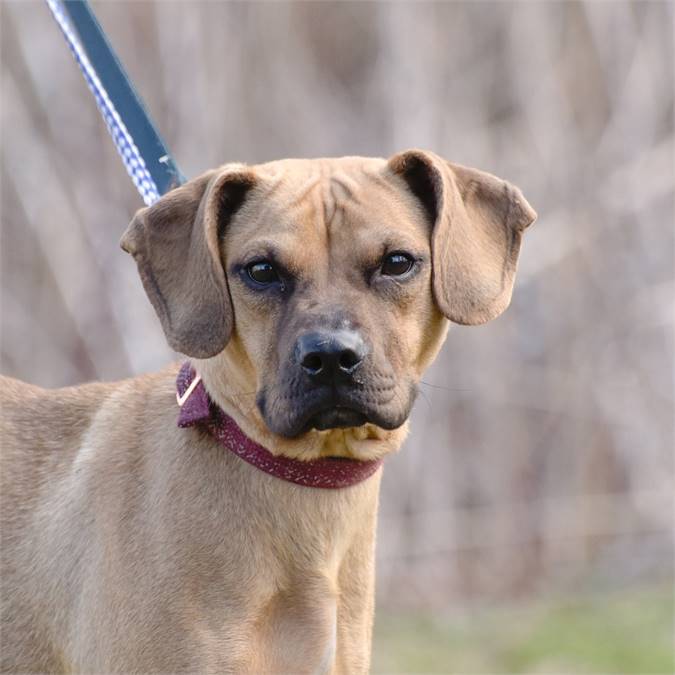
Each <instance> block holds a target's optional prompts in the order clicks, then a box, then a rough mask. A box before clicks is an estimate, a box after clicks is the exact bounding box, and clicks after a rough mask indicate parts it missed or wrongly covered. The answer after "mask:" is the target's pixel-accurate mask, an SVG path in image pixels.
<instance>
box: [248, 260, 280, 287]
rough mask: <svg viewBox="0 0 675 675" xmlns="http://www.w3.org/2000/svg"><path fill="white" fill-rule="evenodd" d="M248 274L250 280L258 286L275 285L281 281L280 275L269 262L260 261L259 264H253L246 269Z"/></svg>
mask: <svg viewBox="0 0 675 675" xmlns="http://www.w3.org/2000/svg"><path fill="white" fill-rule="evenodd" d="M246 273H247V274H248V276H249V278H250V279H252V280H253V281H255V282H256V283H257V284H263V285H268V284H273V283H274V282H275V281H279V275H278V274H277V271H276V270H275V269H274V265H272V263H271V262H269V260H260V261H258V262H254V263H251V264H250V265H249V266H248V267H247V268H246Z"/></svg>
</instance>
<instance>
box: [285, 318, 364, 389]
mask: <svg viewBox="0 0 675 675" xmlns="http://www.w3.org/2000/svg"><path fill="white" fill-rule="evenodd" d="M296 355H297V360H298V363H299V364H300V366H301V367H302V369H303V370H304V371H305V373H307V375H309V377H310V378H311V379H312V380H314V381H315V382H320V383H323V384H329V383H332V382H336V381H339V380H345V379H348V378H349V377H350V376H351V375H353V374H354V372H355V371H356V370H357V369H358V367H359V366H360V365H361V363H362V362H363V359H364V357H365V355H366V345H365V343H364V341H363V339H362V338H361V336H360V335H359V334H358V333H357V332H356V331H353V330H336V331H330V332H328V331H326V332H313V333H305V335H301V336H300V337H299V338H298V341H297V344H296Z"/></svg>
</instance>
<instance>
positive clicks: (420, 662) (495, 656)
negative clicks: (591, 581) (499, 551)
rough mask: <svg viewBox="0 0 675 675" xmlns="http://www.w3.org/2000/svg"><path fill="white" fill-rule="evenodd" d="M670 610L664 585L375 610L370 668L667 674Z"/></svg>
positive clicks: (671, 661)
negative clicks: (512, 601)
mask: <svg viewBox="0 0 675 675" xmlns="http://www.w3.org/2000/svg"><path fill="white" fill-rule="evenodd" d="M673 614H674V606H673V591H672V589H671V588H669V587H664V588H660V589H656V590H648V591H631V592H624V593H621V594H613V595H589V596H587V597H584V598H579V599H575V600H559V601H557V602H554V601H550V602H549V603H547V604H545V605H537V606H526V607H523V606H519V607H517V608H516V607H514V608H502V609H498V610H497V609H496V610H494V611H489V612H488V611H487V610H482V611H481V612H475V613H473V614H471V615H469V616H464V617H463V618H462V619H458V618H448V619H443V618H439V617H433V616H428V615H419V614H418V615H410V614H407V615H404V614H399V615H394V614H387V613H386V612H384V611H379V612H378V613H377V615H376V622H375V639H374V649H373V666H372V672H373V673H387V674H389V673H391V674H393V673H437V674H441V673H458V674H459V673H486V674H487V673H555V674H556V675H571V674H572V673H604V674H609V673H612V674H619V673H620V674H622V675H623V674H629V673H635V674H636V675H637V674H639V675H647V674H648V673H649V674H652V673H659V674H666V673H667V674H669V675H670V674H672V673H674V672H675V657H674V634H675V633H674V631H675V625H674V620H673Z"/></svg>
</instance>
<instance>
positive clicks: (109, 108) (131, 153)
mask: <svg viewBox="0 0 675 675" xmlns="http://www.w3.org/2000/svg"><path fill="white" fill-rule="evenodd" d="M46 2H47V4H48V6H49V9H50V10H51V12H52V14H53V15H54V18H55V19H56V21H57V23H58V25H59V27H60V28H61V31H62V33H63V35H64V37H65V38H66V41H67V43H68V47H69V48H70V51H71V52H72V54H73V57H74V58H75V61H76V62H77V65H78V66H79V67H80V70H81V71H82V74H83V75H84V79H85V81H86V82H87V85H88V87H89V89H90V90H91V92H92V94H93V95H94V98H95V100H96V105H97V106H98V109H99V111H100V112H101V115H102V117H103V119H104V121H105V123H106V126H107V127H108V132H109V133H110V136H111V137H112V139H113V142H114V143H115V147H116V148H117V152H118V153H119V155H120V157H121V158H122V162H123V163H124V166H125V168H126V170H127V173H128V174H129V176H130V177H131V180H132V181H133V182H134V185H135V186H136V189H137V190H138V192H139V193H140V194H141V197H142V198H143V201H144V202H145V204H146V205H148V206H150V205H151V204H154V203H155V202H156V201H157V200H158V199H159V198H160V196H161V194H160V190H159V189H158V188H157V184H156V182H155V180H154V179H153V177H152V175H151V173H150V171H148V169H147V167H146V163H145V160H144V159H143V156H142V155H141V153H140V152H139V149H138V147H137V146H136V143H134V139H133V138H132V136H131V134H130V133H129V131H128V130H127V127H126V125H125V124H124V122H123V121H122V119H121V117H120V115H119V114H118V112H117V109H116V108H115V105H114V103H113V102H112V100H111V99H110V97H109V96H108V92H107V91H106V89H105V87H104V86H103V84H102V82H101V80H100V78H99V76H98V74H97V73H96V70H95V68H94V67H93V66H92V63H91V61H90V60H89V57H88V56H87V53H86V52H85V50H84V48H83V47H82V44H81V42H80V40H79V39H78V36H77V35H76V32H75V30H74V29H73V27H72V26H71V24H70V21H69V19H68V16H67V11H68V10H66V9H65V7H64V5H63V2H62V0H46ZM120 68H121V67H120ZM124 76H125V77H126V75H124ZM146 122H148V123H149V124H151V123H150V122H149V120H146ZM169 160H170V157H169V155H168V153H167V154H165V155H164V156H163V157H161V158H160V159H159V161H160V162H163V161H169ZM180 178H182V177H180ZM177 182H181V181H180V180H178V181H177Z"/></svg>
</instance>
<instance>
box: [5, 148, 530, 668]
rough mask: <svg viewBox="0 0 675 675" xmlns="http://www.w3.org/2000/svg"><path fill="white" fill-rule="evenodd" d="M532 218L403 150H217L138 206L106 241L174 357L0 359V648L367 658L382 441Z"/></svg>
mask: <svg viewBox="0 0 675 675" xmlns="http://www.w3.org/2000/svg"><path fill="white" fill-rule="evenodd" d="M535 218H536V214H535V212H534V211H533V209H532V207H531V206H530V205H529V204H528V202H527V201H526V200H525V198H524V197H523V195H522V193H521V192H520V190H518V189H517V188H515V187H513V186H512V185H510V184H509V183H507V182H505V181H503V180H501V179H499V178H496V177H495V176H492V175H490V174H487V173H484V172H481V171H478V170H475V169H470V168H466V167H462V166H459V165H455V164H451V163H449V162H447V161H446V160H444V159H442V158H440V157H438V156H437V155H435V154H433V153H431V152H426V151H421V150H411V151H407V152H403V153H399V154H397V155H395V156H393V157H392V158H390V159H389V160H384V159H371V158H362V157H344V158H339V159H317V160H304V159H297V160H282V161H276V162H270V163H267V164H261V165H258V166H246V165H243V164H228V165H224V166H222V167H220V168H218V169H215V170H212V171H209V172H207V173H205V174H203V175H201V176H199V177H198V178H195V179H194V180H191V181H189V182H188V183H186V184H185V185H183V186H181V187H178V188H176V189H174V190H172V191H171V192H169V193H168V194H166V195H165V196H164V197H162V198H161V199H160V200H159V201H158V202H157V203H156V204H155V205H153V206H150V207H147V208H143V209H141V210H140V211H139V212H138V213H137V214H136V215H135V217H134V218H133V220H132V222H131V224H130V225H129V227H128V229H127V231H126V232H125V234H124V236H123V238H122V242H121V245H122V248H123V249H124V250H125V251H127V252H129V253H130V254H131V255H132V256H133V257H134V258H135V261H136V263H137V265H138V270H139V273H140V277H141V279H142V282H143V285H144V287H145V290H146V292H147V295H148V296H149V299H150V301H151V302H152V305H153V306H154V308H155V310H156V312H157V314H158V316H159V319H160V321H161V324H162V327H163V329H164V332H165V334H166V337H167V340H168V343H169V345H170V346H171V347H172V348H173V349H174V350H176V351H177V352H180V353H182V354H184V355H186V356H187V357H188V359H189V360H188V361H187V362H186V363H185V364H184V365H182V366H181V365H180V364H172V365H171V366H169V367H167V368H166V369H165V370H163V371H162V372H160V373H157V374H153V375H146V376H142V377H138V378H135V379H131V380H126V381H122V382H115V383H91V384H85V385H82V386H78V387H72V388H66V389H59V390H53V391H47V390H43V389H40V388H37V387H34V386H30V385H27V384H23V383H20V382H18V381H15V380H12V379H8V378H4V379H3V380H2V386H1V387H0V394H1V396H2V415H1V417H2V431H1V433H2V436H1V438H2V481H3V483H2V493H1V495H2V558H3V560H2V564H3V567H2V576H1V580H2V605H3V607H2V668H3V670H4V671H5V672H50V673H51V672H86V673H113V672H115V673H141V672H143V673H150V672H165V673H168V672H199V673H207V672H209V673H210V672H227V673H256V674H257V673H294V674H295V673H365V672H367V671H368V668H369V660H370V648H371V630H372V624H373V604H374V547H375V525H376V515H377V505H378V491H379V484H380V478H381V474H382V470H381V464H382V460H383V458H384V457H385V455H387V454H388V453H390V452H392V451H394V450H396V449H397V448H398V447H399V446H400V445H401V443H402V442H403V440H404V437H405V435H406V432H407V419H408V415H409V413H410V409H411V406H412V404H413V400H414V398H415V391H416V385H417V383H418V381H419V379H420V377H421V374H422V372H423V371H424V370H425V369H426V368H427V366H429V364H430V363H431V362H432V361H433V359H434V357H435V356H436V354H437V353H438V351H439V349H440V348H441V345H442V343H443V341H444V339H445V336H446V333H447V330H448V325H449V323H450V322H455V323H458V324H467V325H471V324H481V323H484V322H486V321H489V320H490V319H493V318H495V317H496V316H498V315H499V314H500V313H501V312H502V311H503V310H504V309H505V308H506V307H507V305H508V304H509V302H510V298H511V293H512V288H513V282H514V275H515V272H516V264H517V259H518V253H519V248H520V242H521V236H522V233H523V231H524V229H525V228H526V227H528V226H529V225H530V224H531V223H532V222H533V221H534V220H535ZM177 378H178V384H176V382H177Z"/></svg>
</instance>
